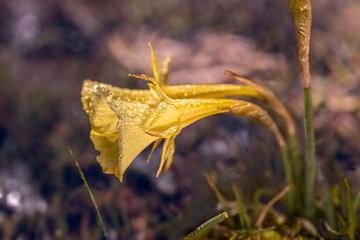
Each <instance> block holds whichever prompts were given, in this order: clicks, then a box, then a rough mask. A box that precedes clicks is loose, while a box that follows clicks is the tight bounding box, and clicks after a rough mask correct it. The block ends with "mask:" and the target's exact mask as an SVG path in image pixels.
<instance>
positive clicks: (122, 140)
mask: <svg viewBox="0 0 360 240" xmlns="http://www.w3.org/2000/svg"><path fill="white" fill-rule="evenodd" d="M108 104H109V106H110V107H111V109H112V110H113V111H114V112H115V113H116V115H117V117H118V124H117V131H118V132H119V133H120V136H119V142H118V145H119V164H118V166H117V167H116V169H115V175H116V176H117V177H118V178H119V179H120V181H122V178H123V174H124V172H125V170H126V169H127V168H128V167H129V165H130V163H131V162H132V161H133V160H134V159H135V157H136V156H137V155H139V154H140V153H141V152H142V151H143V150H144V149H145V148H146V147H147V146H149V145H150V144H151V143H152V142H154V141H156V140H157V139H158V138H157V137H154V136H151V135H149V134H146V133H145V132H144V130H143V128H142V127H141V126H142V125H143V122H144V121H145V119H147V118H148V115H149V113H150V112H152V111H154V109H152V108H151V107H149V105H147V104H142V103H131V102H126V101H122V100H119V99H118V100H112V99H108Z"/></svg>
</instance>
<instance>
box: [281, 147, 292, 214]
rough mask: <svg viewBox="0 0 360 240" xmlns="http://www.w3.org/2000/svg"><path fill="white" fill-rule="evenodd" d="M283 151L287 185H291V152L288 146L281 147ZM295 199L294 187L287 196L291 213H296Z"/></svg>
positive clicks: (287, 203) (287, 204)
mask: <svg viewBox="0 0 360 240" xmlns="http://www.w3.org/2000/svg"><path fill="white" fill-rule="evenodd" d="M281 153H282V158H283V164H284V169H285V179H286V185H287V186H291V185H293V174H292V168H291V162H290V159H289V153H288V150H287V148H286V146H282V147H281ZM294 200H295V195H294V188H291V189H290V190H289V193H288V194H287V197H286V207H287V210H288V212H289V214H291V215H292V214H294V203H295V201H294Z"/></svg>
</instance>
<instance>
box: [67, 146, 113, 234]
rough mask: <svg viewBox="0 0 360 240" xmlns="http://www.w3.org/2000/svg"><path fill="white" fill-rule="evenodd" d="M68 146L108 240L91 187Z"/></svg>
mask: <svg viewBox="0 0 360 240" xmlns="http://www.w3.org/2000/svg"><path fill="white" fill-rule="evenodd" d="M68 148H69V152H70V154H71V156H72V158H73V159H74V161H75V165H76V167H77V168H78V171H79V173H80V176H81V179H82V180H83V182H84V185H85V188H86V189H87V190H88V192H89V195H90V198H91V201H92V203H93V204H94V207H95V210H96V213H97V215H98V220H99V225H100V226H101V228H102V230H103V233H104V238H105V239H106V240H108V239H109V235H108V233H107V230H106V228H105V224H104V221H103V219H102V217H101V214H100V211H99V208H98V206H97V204H96V201H95V198H94V195H93V194H92V192H91V189H90V187H89V185H88V183H87V181H86V178H85V176H84V173H83V172H82V170H81V168H80V165H79V162H78V161H77V160H76V158H75V156H74V154H73V152H72V150H71V148H70V146H68Z"/></svg>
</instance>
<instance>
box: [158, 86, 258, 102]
mask: <svg viewBox="0 0 360 240" xmlns="http://www.w3.org/2000/svg"><path fill="white" fill-rule="evenodd" d="M162 89H163V91H164V92H165V94H166V95H168V96H169V97H170V98H173V99H179V98H181V99H182V98H223V97H225V96H237V95H239V96H241V95H244V96H249V97H255V98H258V99H262V98H263V97H262V95H261V94H260V93H259V92H257V91H256V90H255V89H254V88H252V87H251V86H244V85H235V84H203V85H190V84H187V85H174V86H172V85H169V86H163V87H162Z"/></svg>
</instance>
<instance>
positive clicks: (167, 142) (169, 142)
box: [156, 135, 175, 177]
mask: <svg viewBox="0 0 360 240" xmlns="http://www.w3.org/2000/svg"><path fill="white" fill-rule="evenodd" d="M174 139H175V135H173V136H171V137H170V138H167V139H165V142H164V145H163V152H162V155H161V161H160V166H159V169H158V171H157V173H156V177H158V176H159V174H160V173H161V171H162V169H163V167H164V163H165V161H166V159H167V157H168V156H169V150H171V151H175V148H174V149H171V147H170V146H172V145H173V144H174ZM173 155H174V153H172V154H171V157H172V156H173ZM171 162H172V159H171Z"/></svg>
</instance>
